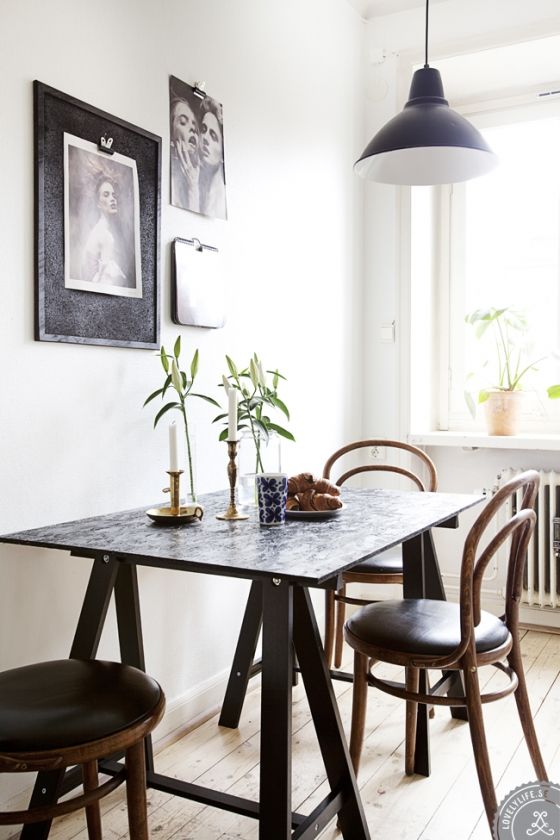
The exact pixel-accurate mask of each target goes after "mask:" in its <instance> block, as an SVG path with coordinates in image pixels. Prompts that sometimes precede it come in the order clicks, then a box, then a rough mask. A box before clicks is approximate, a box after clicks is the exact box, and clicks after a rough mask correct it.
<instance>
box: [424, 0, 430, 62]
mask: <svg viewBox="0 0 560 840" xmlns="http://www.w3.org/2000/svg"><path fill="white" fill-rule="evenodd" d="M429 9H430V0H426V42H425V43H426V50H425V57H426V60H425V62H424V67H429V64H428V20H429Z"/></svg>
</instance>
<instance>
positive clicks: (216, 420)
mask: <svg viewBox="0 0 560 840" xmlns="http://www.w3.org/2000/svg"><path fill="white" fill-rule="evenodd" d="M227 416H228V413H227V411H226V412H225V414H217V415H216V417H214V419H213V420H212V423H217V422H218V420H223V419H224V417H227Z"/></svg>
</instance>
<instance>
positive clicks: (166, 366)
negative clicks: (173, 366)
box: [159, 344, 169, 373]
mask: <svg viewBox="0 0 560 840" xmlns="http://www.w3.org/2000/svg"><path fill="white" fill-rule="evenodd" d="M159 357H160V359H161V364H162V367H163V369H164V371H165V372H166V373H169V359H168V358H167V353H166V352H165V347H164V346H163V344H162V345H161V350H160V353H159Z"/></svg>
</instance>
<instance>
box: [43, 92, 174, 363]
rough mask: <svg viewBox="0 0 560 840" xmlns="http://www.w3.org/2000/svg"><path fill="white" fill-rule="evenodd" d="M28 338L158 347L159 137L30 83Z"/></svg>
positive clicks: (85, 104) (76, 100) (70, 97)
mask: <svg viewBox="0 0 560 840" xmlns="http://www.w3.org/2000/svg"><path fill="white" fill-rule="evenodd" d="M34 97H35V98H34V106H35V253H36V260H35V338H36V339H37V340H38V341H56V342H62V341H64V342H72V343H77V344H101V345H112V346H117V347H139V348H153V349H157V348H158V347H159V330H160V300H159V284H160V278H159V272H160V208H161V197H160V195H161V138H160V137H158V136H157V135H155V134H152V133H150V132H149V131H146V130H145V129H142V128H139V127H138V126H135V125H132V124H131V123H128V122H125V121H124V120H122V119H120V118H118V117H115V116H112V115H111V114H108V113H106V112H105V111H101V110H99V109H98V108H95V107H94V106H92V105H88V104H87V103H85V102H81V101H80V100H78V99H75V98H74V97H72V96H68V94H65V93H62V92H61V91H58V90H55V89H54V88H51V87H48V86H47V85H44V84H42V83H41V82H37V81H36V82H35V83H34Z"/></svg>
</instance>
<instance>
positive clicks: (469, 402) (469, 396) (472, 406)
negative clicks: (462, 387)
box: [465, 391, 476, 420]
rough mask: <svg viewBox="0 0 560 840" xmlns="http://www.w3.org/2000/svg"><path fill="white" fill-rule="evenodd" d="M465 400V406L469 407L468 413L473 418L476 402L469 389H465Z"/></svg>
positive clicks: (474, 416)
mask: <svg viewBox="0 0 560 840" xmlns="http://www.w3.org/2000/svg"><path fill="white" fill-rule="evenodd" d="M465 402H466V404H467V408H468V409H469V412H470V415H471V417H472V419H473V420H474V419H475V418H476V403H475V401H474V399H473V395H472V394H471V393H470V391H465Z"/></svg>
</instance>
